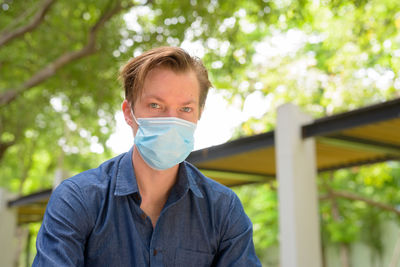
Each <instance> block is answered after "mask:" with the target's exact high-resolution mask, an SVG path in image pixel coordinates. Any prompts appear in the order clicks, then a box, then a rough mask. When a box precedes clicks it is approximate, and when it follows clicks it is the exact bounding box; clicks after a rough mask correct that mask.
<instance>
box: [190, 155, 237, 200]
mask: <svg viewBox="0 0 400 267" xmlns="http://www.w3.org/2000/svg"><path fill="white" fill-rule="evenodd" d="M185 166H186V171H187V173H188V175H189V176H191V177H192V179H193V180H194V182H195V183H196V185H197V187H198V188H199V190H200V192H201V193H202V194H203V195H206V197H208V198H211V199H215V200H218V199H220V198H226V199H232V198H235V197H236V194H235V192H233V190H232V189H230V188H229V187H227V186H225V185H223V184H221V183H219V182H217V181H215V180H213V179H211V178H209V177H207V176H205V175H204V174H203V173H202V172H201V171H200V170H199V169H197V167H195V166H193V165H192V164H191V163H189V162H185Z"/></svg>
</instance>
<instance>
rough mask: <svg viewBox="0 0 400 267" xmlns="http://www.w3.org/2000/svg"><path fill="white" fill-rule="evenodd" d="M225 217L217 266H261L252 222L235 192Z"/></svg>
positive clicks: (216, 259)
mask: <svg viewBox="0 0 400 267" xmlns="http://www.w3.org/2000/svg"><path fill="white" fill-rule="evenodd" d="M225 218H226V220H225V226H224V227H223V235H222V240H221V242H220V244H219V249H218V253H217V255H216V256H217V257H216V258H215V261H214V263H215V266H220V267H222V266H224V267H225V266H235V267H236V266H239V267H240V266H246V267H252V266H261V263H260V261H259V259H258V258H257V256H256V253H255V249H254V244H253V227H252V223H251V221H250V219H249V218H248V217H247V215H246V213H245V212H244V209H243V206H242V204H241V202H240V200H239V198H238V197H237V196H236V194H234V193H233V198H232V200H231V203H230V205H229V207H228V212H227V215H226V217H225Z"/></svg>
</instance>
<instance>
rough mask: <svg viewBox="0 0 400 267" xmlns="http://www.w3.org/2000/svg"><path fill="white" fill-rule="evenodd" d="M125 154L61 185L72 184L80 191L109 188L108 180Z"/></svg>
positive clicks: (77, 175)
mask: <svg viewBox="0 0 400 267" xmlns="http://www.w3.org/2000/svg"><path fill="white" fill-rule="evenodd" d="M124 155H125V153H123V154H120V155H118V156H116V157H114V158H111V159H109V160H107V161H105V162H103V163H102V164H100V165H99V166H98V167H97V168H93V169H89V170H86V171H83V172H81V173H78V174H76V175H74V176H72V177H70V178H68V179H66V180H64V181H63V183H62V184H73V185H74V186H76V187H78V188H80V190H81V191H87V190H94V189H100V188H104V189H105V187H108V186H109V183H110V180H111V179H112V177H113V176H114V174H115V173H116V171H117V167H118V164H119V161H120V160H121V158H122V157H123V156H124Z"/></svg>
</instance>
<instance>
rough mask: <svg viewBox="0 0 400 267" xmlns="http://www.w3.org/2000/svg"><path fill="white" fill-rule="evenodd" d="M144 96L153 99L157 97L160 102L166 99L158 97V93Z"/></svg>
mask: <svg viewBox="0 0 400 267" xmlns="http://www.w3.org/2000/svg"><path fill="white" fill-rule="evenodd" d="M144 98H152V99H156V100H157V101H159V102H164V100H163V99H162V98H161V97H158V96H156V95H144Z"/></svg>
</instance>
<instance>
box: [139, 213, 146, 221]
mask: <svg viewBox="0 0 400 267" xmlns="http://www.w3.org/2000/svg"><path fill="white" fill-rule="evenodd" d="M140 217H142V219H143V220H146V218H147V215H146V213H144V212H143V213H142V214H141V215H140Z"/></svg>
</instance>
